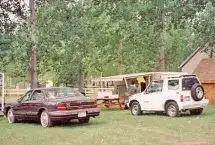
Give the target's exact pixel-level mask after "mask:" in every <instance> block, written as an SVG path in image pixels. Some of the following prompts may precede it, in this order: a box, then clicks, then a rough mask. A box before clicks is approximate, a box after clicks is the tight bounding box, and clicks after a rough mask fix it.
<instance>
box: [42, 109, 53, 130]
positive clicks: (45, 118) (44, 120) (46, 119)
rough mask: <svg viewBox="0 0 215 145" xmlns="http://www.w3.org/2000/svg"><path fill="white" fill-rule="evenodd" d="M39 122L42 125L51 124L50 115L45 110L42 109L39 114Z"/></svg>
mask: <svg viewBox="0 0 215 145" xmlns="http://www.w3.org/2000/svg"><path fill="white" fill-rule="evenodd" d="M40 123H41V125H42V126H43V127H51V126H52V125H53V124H52V121H51V119H50V116H49V114H48V112H47V111H46V110H44V111H43V112H42V113H41V115H40Z"/></svg>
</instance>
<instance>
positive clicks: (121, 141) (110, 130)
mask: <svg viewBox="0 0 215 145" xmlns="http://www.w3.org/2000/svg"><path fill="white" fill-rule="evenodd" d="M84 144H86V145H215V106H208V107H207V110H206V114H205V115H203V116H188V115H185V116H183V117H180V118H169V117H167V116H165V115H142V116H138V117H134V116H132V115H131V114H130V112H129V111H125V110H123V111H119V110H116V109H110V110H102V113H101V116H100V117H98V118H96V119H91V121H90V123H89V124H87V125H77V124H71V125H61V126H55V127H53V128H42V127H41V126H40V125H39V124H36V123H30V124H28V123H27V124H26V123H17V124H13V125H11V124H8V123H7V120H6V119H5V118H0V145H84Z"/></svg>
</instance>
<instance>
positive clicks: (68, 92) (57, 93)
mask: <svg viewBox="0 0 215 145" xmlns="http://www.w3.org/2000/svg"><path fill="white" fill-rule="evenodd" d="M45 93H46V95H47V97H48V98H49V99H61V98H73V97H79V98H80V97H82V98H83V97H84V95H83V94H81V93H80V92H79V91H76V90H75V89H73V88H67V87H66V88H50V89H46V90H45Z"/></svg>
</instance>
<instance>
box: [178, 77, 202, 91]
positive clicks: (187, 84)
mask: <svg viewBox="0 0 215 145" xmlns="http://www.w3.org/2000/svg"><path fill="white" fill-rule="evenodd" d="M194 84H199V81H198V79H197V78H195V77H194V78H183V79H182V90H183V91H189V90H191V88H192V86H193V85H194Z"/></svg>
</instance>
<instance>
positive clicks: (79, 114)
mask: <svg viewBox="0 0 215 145" xmlns="http://www.w3.org/2000/svg"><path fill="white" fill-rule="evenodd" d="M86 116H87V113H86V112H78V117H86Z"/></svg>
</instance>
